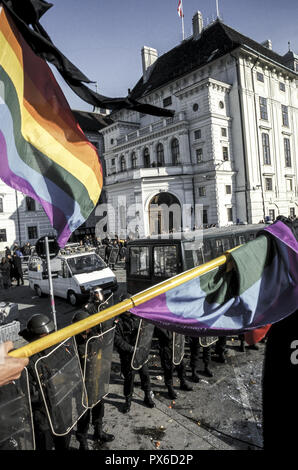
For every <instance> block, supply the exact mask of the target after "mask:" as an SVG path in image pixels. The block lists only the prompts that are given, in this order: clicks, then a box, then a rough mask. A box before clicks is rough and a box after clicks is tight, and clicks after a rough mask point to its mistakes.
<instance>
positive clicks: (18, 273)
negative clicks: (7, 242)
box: [12, 251, 24, 286]
mask: <svg viewBox="0 0 298 470" xmlns="http://www.w3.org/2000/svg"><path fill="white" fill-rule="evenodd" d="M12 259H13V272H14V277H15V279H16V281H17V285H18V286H19V285H20V281H21V284H22V286H23V285H24V278H23V269H22V260H21V258H20V256H18V254H17V252H16V251H15V253H14V255H13V258H12Z"/></svg>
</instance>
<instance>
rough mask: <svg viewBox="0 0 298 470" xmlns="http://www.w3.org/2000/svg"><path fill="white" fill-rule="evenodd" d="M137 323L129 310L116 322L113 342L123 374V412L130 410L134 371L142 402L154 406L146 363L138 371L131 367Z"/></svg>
mask: <svg viewBox="0 0 298 470" xmlns="http://www.w3.org/2000/svg"><path fill="white" fill-rule="evenodd" d="M139 323H140V319H139V318H137V317H136V316H135V315H132V314H131V313H129V312H125V313H122V314H121V315H120V317H119V319H118V320H117V324H116V330H115V341H114V342H115V346H116V349H117V351H118V353H119V356H120V363H121V372H122V374H123V375H124V387H123V394H124V396H125V400H126V403H125V405H124V408H123V412H124V413H127V412H128V411H129V410H130V406H131V400H132V395H133V389H134V378H135V374H136V372H138V373H139V374H140V379H141V388H142V390H143V391H144V393H145V398H144V404H145V405H146V406H148V407H149V408H154V406H155V403H154V401H153V400H152V398H151V384H150V376H149V370H148V366H147V364H144V365H143V366H142V367H141V369H139V370H138V371H135V370H133V369H132V367H131V360H132V356H133V352H134V347H135V344H136V339H137V334H138V328H139Z"/></svg>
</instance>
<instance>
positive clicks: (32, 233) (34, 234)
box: [0, 226, 38, 242]
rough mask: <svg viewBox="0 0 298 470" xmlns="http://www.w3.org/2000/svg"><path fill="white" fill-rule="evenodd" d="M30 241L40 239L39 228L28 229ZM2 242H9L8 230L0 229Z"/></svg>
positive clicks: (0, 240)
mask: <svg viewBox="0 0 298 470" xmlns="http://www.w3.org/2000/svg"><path fill="white" fill-rule="evenodd" d="M27 234H28V240H34V239H37V238H38V230H37V227H36V226H34V227H27ZM0 242H7V234H6V229H5V228H2V229H0Z"/></svg>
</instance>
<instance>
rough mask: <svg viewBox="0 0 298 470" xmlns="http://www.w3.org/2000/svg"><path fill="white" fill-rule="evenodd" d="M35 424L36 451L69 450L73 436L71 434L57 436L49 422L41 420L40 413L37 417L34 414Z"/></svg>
mask: <svg viewBox="0 0 298 470" xmlns="http://www.w3.org/2000/svg"><path fill="white" fill-rule="evenodd" d="M33 423H34V437H35V448H36V450H52V449H53V448H54V449H55V450H68V448H69V443H70V438H71V434H70V432H69V433H68V434H66V435H65V436H55V435H54V434H53V433H52V431H51V429H50V427H49V424H48V421H47V420H43V419H42V420H41V419H40V415H39V413H38V415H37V416H34V414H33Z"/></svg>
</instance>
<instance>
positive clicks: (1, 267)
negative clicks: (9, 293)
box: [0, 257, 11, 289]
mask: <svg viewBox="0 0 298 470" xmlns="http://www.w3.org/2000/svg"><path fill="white" fill-rule="evenodd" d="M10 271H11V264H10V262H9V260H8V259H7V258H5V257H3V258H2V259H1V263H0V273H1V277H2V284H3V287H4V289H8V288H9V287H10V286H11V277H10Z"/></svg>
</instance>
